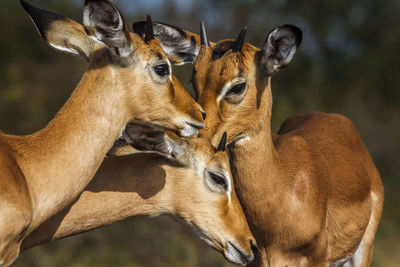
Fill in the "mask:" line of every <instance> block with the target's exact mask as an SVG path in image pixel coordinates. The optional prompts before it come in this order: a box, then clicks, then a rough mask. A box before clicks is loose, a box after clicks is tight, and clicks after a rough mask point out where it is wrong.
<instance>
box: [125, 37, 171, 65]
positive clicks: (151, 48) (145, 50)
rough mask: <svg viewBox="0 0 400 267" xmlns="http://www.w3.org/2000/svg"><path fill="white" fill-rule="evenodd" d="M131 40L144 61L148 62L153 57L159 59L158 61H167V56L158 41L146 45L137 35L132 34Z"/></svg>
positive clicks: (154, 40)
mask: <svg viewBox="0 0 400 267" xmlns="http://www.w3.org/2000/svg"><path fill="white" fill-rule="evenodd" d="M131 39H132V42H133V43H134V44H135V45H136V48H137V51H138V52H139V53H140V55H141V56H142V58H143V59H144V60H146V61H148V60H150V59H151V58H153V57H157V59H158V60H162V59H167V55H166V54H165V51H164V49H163V48H162V46H161V44H160V41H158V39H156V38H154V39H153V40H151V41H150V42H149V43H146V42H145V41H144V40H143V39H142V38H141V37H140V36H139V35H137V34H136V33H131Z"/></svg>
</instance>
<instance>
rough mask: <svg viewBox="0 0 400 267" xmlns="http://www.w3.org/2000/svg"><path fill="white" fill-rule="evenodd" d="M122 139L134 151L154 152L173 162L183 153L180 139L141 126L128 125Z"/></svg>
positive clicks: (170, 134) (135, 124) (173, 135)
mask: <svg viewBox="0 0 400 267" xmlns="http://www.w3.org/2000/svg"><path fill="white" fill-rule="evenodd" d="M122 138H123V139H124V140H125V142H126V143H127V144H129V145H130V146H132V147H133V148H135V149H136V150H139V151H144V152H156V153H158V154H161V155H163V156H165V157H167V158H170V159H173V160H177V157H178V156H179V155H180V154H181V153H182V152H183V148H182V147H181V138H179V137H178V136H176V135H175V134H173V133H168V134H167V133H164V132H163V131H160V130H158V129H155V128H153V127H150V126H147V125H143V124H137V123H128V124H127V125H126V127H125V130H124V131H123V133H122ZM122 143H123V142H122Z"/></svg>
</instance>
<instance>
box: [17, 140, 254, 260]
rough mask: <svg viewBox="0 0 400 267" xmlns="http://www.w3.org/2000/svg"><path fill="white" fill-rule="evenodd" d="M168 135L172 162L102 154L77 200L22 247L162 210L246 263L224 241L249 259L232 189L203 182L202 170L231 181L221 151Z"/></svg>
mask: <svg viewBox="0 0 400 267" xmlns="http://www.w3.org/2000/svg"><path fill="white" fill-rule="evenodd" d="M169 138H174V139H175V141H174V142H176V144H177V145H179V146H180V147H181V149H182V153H181V154H179V155H178V156H177V158H176V160H175V162H178V163H173V162H171V161H169V160H166V159H165V158H162V157H160V156H158V155H155V154H136V155H132V156H120V157H110V158H107V159H106V160H105V161H104V162H103V164H102V165H101V167H100V169H99V171H98V172H97V174H96V175H95V177H94V178H93V180H92V181H91V183H90V184H89V185H88V187H87V188H86V189H85V191H84V192H83V193H82V194H81V195H80V197H79V198H78V200H77V201H76V202H74V203H73V204H72V205H71V206H70V207H67V208H66V209H64V210H63V211H62V212H61V213H59V214H57V215H55V216H53V217H52V218H51V219H50V220H48V221H47V222H46V223H45V224H43V225H42V226H40V227H39V228H38V229H37V231H35V232H34V233H32V235H31V236H30V237H28V238H27V239H26V241H25V242H24V243H23V246H22V247H23V248H22V249H23V250H24V249H28V248H30V247H32V246H36V245H38V244H41V243H44V242H48V241H50V240H56V239H60V238H63V237H66V236H69V235H73V234H78V233H81V232H84V231H87V230H91V229H95V228H97V227H100V226H103V225H106V224H110V223H113V222H116V221H120V220H123V219H125V218H127V217H130V216H135V215H151V216H154V215H158V214H163V213H167V214H171V215H174V216H176V217H177V218H180V219H182V221H183V222H185V223H186V224H187V225H189V226H190V227H191V228H192V229H193V230H195V232H196V233H197V234H198V235H199V236H200V238H202V239H203V240H204V241H206V242H207V244H209V245H210V246H212V247H214V248H215V249H217V250H218V251H220V252H222V253H224V255H225V257H227V258H229V259H230V260H231V261H233V262H234V263H236V264H244V263H247V262H245V261H243V259H242V258H240V257H238V255H236V254H234V251H231V248H230V246H229V244H228V241H229V242H231V243H234V244H236V245H237V246H238V247H239V248H241V249H242V250H243V252H244V253H245V254H247V255H248V257H249V259H252V258H253V252H252V250H251V246H250V240H254V238H253V236H252V234H251V232H250V229H249V227H248V225H247V222H246V219H245V217H244V214H243V211H242V208H241V206H240V203H239V201H238V199H237V197H236V194H235V192H234V191H233V190H232V191H233V192H214V191H212V190H211V189H210V188H209V187H208V186H207V183H206V179H208V178H207V175H206V170H213V171H218V172H220V173H225V174H226V178H227V179H229V181H231V180H232V178H231V173H230V169H229V160H228V157H227V155H226V153H224V152H216V151H215V148H213V147H212V146H211V145H210V142H209V141H208V140H205V139H190V140H183V139H178V138H176V137H173V136H172V137H171V136H170V137H169ZM229 197H230V198H231V201H229ZM51 229H56V230H55V231H51ZM235 255H236V258H235Z"/></svg>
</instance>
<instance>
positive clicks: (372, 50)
mask: <svg viewBox="0 0 400 267" xmlns="http://www.w3.org/2000/svg"><path fill="white" fill-rule="evenodd" d="M30 2H31V3H33V4H35V5H37V6H40V7H42V8H44V9H47V10H51V11H53V12H55V13H59V14H63V15H66V16H68V17H71V18H73V19H75V20H77V21H79V22H81V17H82V15H81V13H82V5H83V0H79V1H77V0H59V1H56V0H40V1H39V0H30ZM114 2H115V3H116V4H117V5H118V6H119V7H121V10H123V13H124V15H125V18H126V19H127V21H128V22H129V24H131V23H132V22H134V21H137V20H143V19H144V18H145V16H146V14H151V15H152V17H153V19H155V20H158V21H162V22H167V23H170V24H173V25H177V26H180V27H184V28H186V29H188V30H191V31H194V32H198V28H199V21H200V19H204V20H205V22H206V26H207V30H208V35H209V38H210V39H211V40H213V41H216V40H220V39H224V38H234V37H236V36H237V34H238V33H239V31H240V29H241V28H242V27H243V26H244V25H247V26H248V27H249V30H248V35H247V41H249V42H251V43H252V44H254V45H257V46H259V47H260V46H261V45H262V44H263V42H264V39H265V38H266V36H267V34H268V32H269V31H270V30H271V29H272V28H274V27H276V26H278V25H281V24H287V23H290V24H294V25H297V26H299V27H300V28H302V30H303V33H304V37H303V43H302V45H301V48H300V50H299V51H298V53H297V55H296V56H295V58H294V60H293V61H292V63H291V64H290V65H289V67H288V68H287V69H285V70H283V71H282V72H281V73H279V74H277V75H276V76H275V77H274V78H273V86H272V88H273V96H274V106H273V116H272V125H273V129H274V131H275V132H276V131H277V130H278V129H279V125H280V124H281V123H282V122H283V120H284V119H285V118H287V117H288V116H290V115H292V114H295V113H303V112H309V111H314V110H320V111H325V112H335V113H341V114H344V115H346V116H348V117H350V118H351V119H352V120H353V121H354V122H355V124H356V126H357V128H358V130H359V132H360V134H361V136H362V138H363V140H364V142H365V144H366V145H367V147H368V149H369V151H370V152H371V154H372V157H373V159H374V160H375V162H376V165H377V167H378V169H379V171H380V173H381V175H382V178H383V182H384V185H385V205H384V213H383V218H382V221H381V224H380V227H379V230H378V234H377V237H376V244H375V247H376V250H375V258H374V266H389V267H390V266H400V253H399V252H400V228H399V227H400V208H399V201H400V194H399V193H398V192H399V191H400V180H399V177H398V176H399V174H398V168H399V166H400V153H399V152H400V136H399V135H400V123H399V122H400V67H399V66H400V52H399V49H400V19H399V18H400V16H399V15H400V1H398V0H385V1H382V0H363V1H348V0H325V1H297V0H248V1H244V0H241V1H240V0H236V1H234V0H220V1H211V0H202V1H195V0H172V1H167V0H165V1H163V0H131V1H128V0H124V1H122V0H120V1H114ZM86 67H87V65H86V62H85V61H84V60H83V59H80V58H78V57H73V56H70V55H66V54H62V53H59V52H57V51H55V50H53V49H51V48H50V47H48V46H46V45H45V43H44V42H43V41H42V40H41V38H40V37H39V34H38V33H37V32H36V30H35V28H34V26H33V24H32V22H31V21H30V19H29V18H28V16H27V14H26V13H25V12H24V11H23V9H22V8H21V7H20V4H19V1H17V0H3V1H1V3H0V129H2V130H4V131H5V132H7V133H12V134H28V133H32V132H34V131H36V130H39V129H41V128H42V127H44V126H45V125H46V123H48V122H49V121H50V120H51V119H52V118H53V117H54V115H55V114H56V112H57V111H58V110H59V109H60V108H61V106H62V105H63V103H64V102H65V101H66V99H67V98H68V97H69V95H70V94H71V92H72V90H73V88H74V87H75V86H76V84H77V82H78V81H79V79H80V77H81V75H82V73H83V72H84V71H85V69H86ZM175 73H176V74H178V77H180V79H181V81H182V82H184V83H185V84H186V85H187V88H188V89H189V90H190V84H189V82H188V81H189V79H190V74H191V66H185V67H179V68H176V69H175ZM14 266H46V267H47V266H48V267H50V266H230V265H229V264H227V263H226V262H225V261H224V259H223V258H222V256H221V255H219V254H218V253H217V252H215V251H213V250H212V249H210V248H208V247H206V246H205V245H203V244H202V243H201V242H200V241H198V240H197V237H195V235H194V234H192V233H191V232H190V231H188V230H187V229H186V228H185V227H183V226H182V225H180V224H179V223H178V222H175V221H174V220H173V219H171V218H170V217H167V216H166V217H161V218H144V217H140V218H131V219H129V220H126V221H123V222H120V223H117V224H114V225H111V226H107V227H105V228H102V229H98V230H95V231H92V232H89V233H85V234H82V235H79V236H75V237H71V238H67V239H64V240H61V241H57V242H53V243H50V244H46V245H43V246H40V247H37V248H34V249H31V250H29V251H26V252H25V253H23V254H22V256H21V257H20V258H19V259H18V260H17V261H16V263H15V264H14Z"/></svg>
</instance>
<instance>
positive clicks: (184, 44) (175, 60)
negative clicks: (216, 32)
mask: <svg viewBox="0 0 400 267" xmlns="http://www.w3.org/2000/svg"><path fill="white" fill-rule="evenodd" d="M145 27H146V22H144V21H139V22H136V23H134V24H133V31H134V32H135V33H137V34H138V35H140V36H141V37H142V38H144V34H145ZM153 32H154V37H155V38H157V39H158V40H159V41H160V43H161V46H162V47H163V49H164V51H165V53H166V54H167V56H168V59H169V60H170V61H171V63H172V64H174V65H183V64H187V63H193V62H195V61H196V58H197V54H198V53H199V50H200V46H199V39H198V36H197V35H195V34H192V33H190V32H187V31H185V30H182V29H180V28H178V27H175V26H172V25H168V24H164V23H159V22H153Z"/></svg>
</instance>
